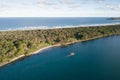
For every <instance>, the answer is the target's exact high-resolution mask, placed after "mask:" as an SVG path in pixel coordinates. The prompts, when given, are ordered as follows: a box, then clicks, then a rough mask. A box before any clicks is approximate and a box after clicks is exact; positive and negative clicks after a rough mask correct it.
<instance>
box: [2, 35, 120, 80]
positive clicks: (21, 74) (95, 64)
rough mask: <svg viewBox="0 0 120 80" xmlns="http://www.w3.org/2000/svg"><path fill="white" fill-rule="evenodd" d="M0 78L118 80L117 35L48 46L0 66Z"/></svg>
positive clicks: (119, 54) (119, 55)
mask: <svg viewBox="0 0 120 80" xmlns="http://www.w3.org/2000/svg"><path fill="white" fill-rule="evenodd" d="M71 51H73V52H75V56H73V57H68V54H69V53H70V52H71ZM0 80H120V36H111V37H106V38H100V39H96V40H91V41H87V42H82V43H76V44H73V45H70V46H68V47H65V48H60V47H55V48H49V49H47V50H44V51H42V52H40V53H39V54H37V55H33V56H31V57H28V58H25V59H23V60H19V61H16V62H14V63H11V64H9V65H7V66H5V67H3V68H0Z"/></svg>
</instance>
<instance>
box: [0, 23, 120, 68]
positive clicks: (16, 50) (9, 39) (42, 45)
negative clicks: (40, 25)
mask: <svg viewBox="0 0 120 80" xmlns="http://www.w3.org/2000/svg"><path fill="white" fill-rule="evenodd" d="M119 34H120V25H108V26H94V27H78V28H60V29H45V30H17V31H0V66H3V65H6V64H8V63H10V62H13V61H15V60H17V59H20V58H22V57H25V56H29V55H31V54H36V53H38V52H40V51H41V50H44V49H46V48H50V47H54V46H64V45H68V44H71V43H75V42H82V41H87V40H91V39H96V38H100V37H105V36H111V35H119Z"/></svg>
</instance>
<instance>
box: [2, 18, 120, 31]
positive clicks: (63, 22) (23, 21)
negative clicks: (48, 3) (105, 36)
mask: <svg viewBox="0 0 120 80" xmlns="http://www.w3.org/2000/svg"><path fill="white" fill-rule="evenodd" d="M116 23H117V24H118V23H119V24H120V21H119V20H108V19H107V18H104V17H102V18H101V17H96V18H92V17H88V18H87V17H86V18H70V17H69V18H0V30H26V29H46V28H65V27H79V26H87V25H100V24H116Z"/></svg>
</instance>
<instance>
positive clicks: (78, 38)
mask: <svg viewBox="0 0 120 80" xmlns="http://www.w3.org/2000/svg"><path fill="white" fill-rule="evenodd" d="M85 29H88V32H89V31H91V30H93V31H96V32H93V31H92V32H91V33H92V34H91V33H88V32H87V33H88V34H87V36H88V38H86V37H87V36H84V35H82V33H80V32H81V31H83V34H85V35H86V32H85V31H84V30H85ZM107 29H108V30H107ZM49 30H50V32H52V33H54V34H56V32H58V31H63V32H64V31H65V32H66V31H67V33H68V34H69V35H70V36H71V33H69V32H68V31H69V30H70V31H75V30H76V31H75V32H74V35H73V37H75V38H73V39H72V38H70V41H68V40H67V38H66V39H65V42H59V39H58V38H57V40H56V43H54V44H53V43H52V44H50V45H45V46H43V47H41V48H39V49H35V50H33V51H30V52H29V53H27V54H26V53H25V54H20V55H18V56H16V57H14V58H12V59H10V60H9V61H5V62H3V63H1V64H0V67H2V66H4V65H7V64H9V63H11V62H13V61H16V60H18V59H20V58H23V57H25V56H30V55H33V54H37V53H39V52H41V51H43V50H45V49H48V48H52V47H56V46H67V45H69V44H73V43H77V42H83V41H89V40H92V39H97V38H101V37H106V36H112V35H119V34H120V31H119V30H120V25H106V26H101V27H97V26H96V27H95V26H94V27H84V28H82V27H78V28H61V29H48V30H27V31H15V32H14V31H7V32H5V35H6V33H7V34H11V35H9V36H12V34H15V36H17V34H20V33H21V32H22V33H25V34H26V33H28V32H32V33H33V32H35V34H36V31H37V32H39V31H44V32H46V31H49ZM57 30H58V31H57ZM97 30H98V31H97ZM100 30H101V31H100ZM54 31H56V32H54ZM99 31H100V32H99ZM16 33H17V34H16ZM93 33H96V34H94V35H96V36H94V35H93ZM1 34H2V32H1ZM3 34H4V32H3ZM103 34H104V35H103ZM91 35H93V36H91ZM2 36H3V38H4V35H2ZM25 36H26V35H25ZM48 36H51V35H48ZM61 36H62V35H61ZM83 36H84V37H85V39H84V38H83V39H82V37H83ZM27 37H28V36H27ZM56 37H58V36H56ZM68 39H69V38H68ZM66 40H67V41H66ZM48 41H49V40H48ZM63 41H64V40H63ZM48 43H49V42H48ZM32 44H33V43H32ZM32 44H29V45H32ZM28 47H29V46H28ZM36 47H37V46H36Z"/></svg>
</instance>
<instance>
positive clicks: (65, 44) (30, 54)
mask: <svg viewBox="0 0 120 80" xmlns="http://www.w3.org/2000/svg"><path fill="white" fill-rule="evenodd" d="M116 35H119V34H116ZM109 36H114V35H113V34H111V35H109ZM109 36H106V35H105V36H97V37H94V38H89V39H86V40H78V41H74V42H67V43H64V44H60V43H59V44H55V45H50V46H46V47H43V48H41V49H39V50H36V51H34V52H31V53H29V56H32V55H35V54H38V53H40V52H41V51H43V50H46V49H49V48H53V47H60V46H61V47H62V46H63V47H65V46H67V45H70V44H75V43H80V42H86V41H90V40H95V39H99V38H104V37H109ZM24 57H26V55H25V54H23V55H20V56H18V57H15V58H13V59H11V60H10V61H8V62H4V63H2V64H0V68H1V67H3V66H5V65H7V64H10V63H12V62H14V61H16V60H19V59H21V58H24Z"/></svg>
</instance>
